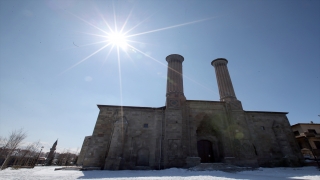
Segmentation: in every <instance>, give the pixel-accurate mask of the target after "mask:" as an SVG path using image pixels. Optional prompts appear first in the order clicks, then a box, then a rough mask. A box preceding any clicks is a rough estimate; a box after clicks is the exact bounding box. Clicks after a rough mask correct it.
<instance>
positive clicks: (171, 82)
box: [166, 54, 237, 107]
mask: <svg viewBox="0 0 320 180" xmlns="http://www.w3.org/2000/svg"><path fill="white" fill-rule="evenodd" d="M166 60H167V62H168V78H167V93H166V97H167V102H166V105H167V107H178V106H180V103H182V102H181V100H185V96H184V93H183V77H182V62H183V60H184V58H183V57H182V56H181V55H179V54H171V55H169V56H167V57H166ZM227 64H228V61H227V60H226V59H224V58H218V59H215V60H213V61H212V62H211V65H212V66H214V68H215V72H216V78H217V82H218V88H219V94H220V101H226V102H229V101H236V100H237V98H236V94H235V92H234V89H233V86H232V82H231V78H230V75H229V71H228V67H227ZM173 99H180V101H179V102H178V101H177V100H173Z"/></svg>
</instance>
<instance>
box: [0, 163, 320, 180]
mask: <svg viewBox="0 0 320 180" xmlns="http://www.w3.org/2000/svg"><path fill="white" fill-rule="evenodd" d="M55 168H57V167H56V166H55V167H42V166H40V167H35V168H34V169H19V170H13V169H11V168H7V169H5V170H2V171H0V179H1V180H2V179H3V180H11V179H12V180H13V179H15V180H16V179H19V180H20V179H28V180H29V179H32V180H33V179H41V180H49V179H59V180H68V179H110V180H124V179H129V180H140V179H141V180H171V179H172V180H195V179H200V180H209V179H210V180H212V179H224V180H229V179H250V180H251V179H258V180H261V179H268V180H269V179H317V180H319V179H320V171H319V170H318V169H317V168H316V167H302V168H259V169H257V170H255V171H242V172H236V173H227V172H222V171H190V170H186V169H177V168H171V169H166V170H144V171H138V170H136V171H131V170H130V171H129V170H123V171H72V170H59V171H54V169H55Z"/></svg>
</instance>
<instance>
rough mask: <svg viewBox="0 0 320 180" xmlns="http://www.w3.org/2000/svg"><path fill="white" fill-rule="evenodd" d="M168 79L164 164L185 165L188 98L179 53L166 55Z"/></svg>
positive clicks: (163, 131) (163, 130)
mask: <svg viewBox="0 0 320 180" xmlns="http://www.w3.org/2000/svg"><path fill="white" fill-rule="evenodd" d="M166 60H167V62H168V77H167V78H168V79H167V93H166V110H165V119H164V121H163V122H162V123H163V124H162V127H163V129H162V138H163V139H162V140H163V141H162V142H163V143H162V144H163V146H162V151H161V152H162V166H163V167H164V168H169V167H183V166H184V163H185V159H186V155H187V152H186V151H187V148H186V137H187V135H186V132H185V131H186V128H182V127H186V123H187V121H186V118H184V113H183V112H184V111H185V109H186V108H185V102H186V98H185V96H184V94H183V80H182V62H183V60H184V58H183V57H182V56H181V55H178V54H171V55H169V56H167V57H166Z"/></svg>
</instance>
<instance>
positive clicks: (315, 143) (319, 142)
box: [313, 141, 320, 149]
mask: <svg viewBox="0 0 320 180" xmlns="http://www.w3.org/2000/svg"><path fill="white" fill-rule="evenodd" d="M313 143H314V145H316V147H317V149H320V141H313Z"/></svg>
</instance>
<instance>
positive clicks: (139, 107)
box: [97, 104, 166, 109]
mask: <svg viewBox="0 0 320 180" xmlns="http://www.w3.org/2000/svg"><path fill="white" fill-rule="evenodd" d="M97 106H98V107H99V108H100V107H119V108H121V107H122V108H137V109H165V108H166V106H162V107H141V106H118V105H103V104H97Z"/></svg>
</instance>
